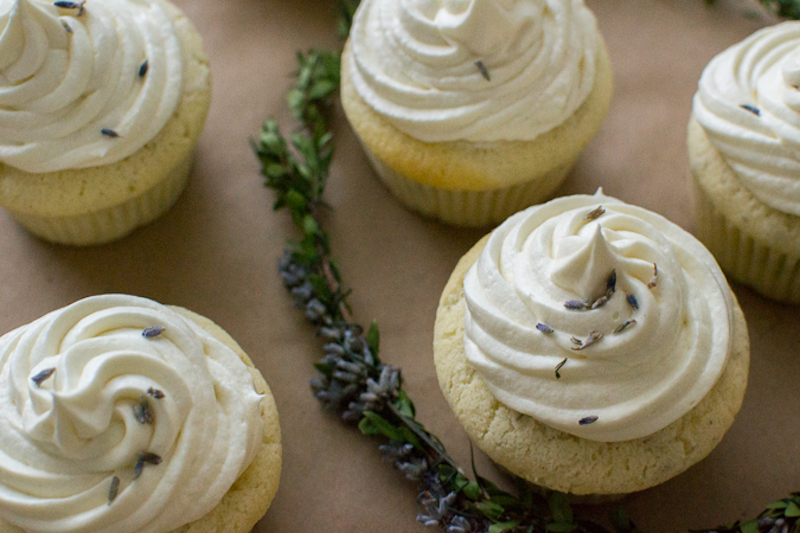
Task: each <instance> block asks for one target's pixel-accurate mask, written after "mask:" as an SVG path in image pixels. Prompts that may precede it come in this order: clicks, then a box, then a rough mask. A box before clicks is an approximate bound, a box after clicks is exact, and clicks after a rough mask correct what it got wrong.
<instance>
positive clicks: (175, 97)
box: [0, 0, 184, 173]
mask: <svg viewBox="0 0 800 533" xmlns="http://www.w3.org/2000/svg"><path fill="white" fill-rule="evenodd" d="M66 4H70V3H69V2H67V3H66ZM175 22H176V20H175V11H174V10H173V9H171V8H169V7H168V6H167V5H166V4H165V3H163V2H161V1H159V0H155V1H153V2H142V1H140V0H103V1H102V2H98V1H92V0H89V1H88V2H84V3H80V2H72V7H66V8H64V7H56V6H55V5H54V4H52V3H48V2H44V1H42V0H2V1H0V29H2V33H0V161H2V162H3V163H5V164H7V165H10V166H13V167H16V168H18V169H21V170H23V171H26V172H34V173H41V172H53V171H58V170H64V169H69V168H86V167H92V166H97V165H101V164H109V163H115V162H117V161H120V160H122V159H124V158H126V157H128V156H129V155H131V154H133V153H134V152H136V151H137V150H139V149H140V148H141V147H142V146H144V145H145V144H146V143H147V142H148V141H150V140H151V139H152V138H153V137H155V136H156V134H157V133H158V132H159V131H160V130H161V128H162V127H163V126H164V124H166V122H167V120H168V119H169V118H170V117H171V116H172V114H173V112H174V111H175V109H176V108H177V105H178V102H179V100H180V96H181V90H182V83H183V68H184V67H183V57H182V53H183V52H182V50H181V45H180V42H179V39H178V36H177V35H176V29H175Z"/></svg>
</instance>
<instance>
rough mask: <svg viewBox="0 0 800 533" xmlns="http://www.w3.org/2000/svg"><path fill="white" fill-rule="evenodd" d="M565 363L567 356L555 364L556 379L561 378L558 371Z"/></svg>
mask: <svg viewBox="0 0 800 533" xmlns="http://www.w3.org/2000/svg"><path fill="white" fill-rule="evenodd" d="M566 363H567V358H566V357H565V358H564V360H563V361H561V362H560V363H558V364H557V365H556V379H561V374H559V373H558V371H559V370H561V367H563V366H564V365H565V364H566Z"/></svg>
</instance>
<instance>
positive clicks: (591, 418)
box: [578, 415, 598, 426]
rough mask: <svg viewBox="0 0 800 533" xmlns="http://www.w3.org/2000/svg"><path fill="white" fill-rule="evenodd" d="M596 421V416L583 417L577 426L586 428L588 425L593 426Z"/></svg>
mask: <svg viewBox="0 0 800 533" xmlns="http://www.w3.org/2000/svg"><path fill="white" fill-rule="evenodd" d="M597 419H598V417H597V416H596V415H592V416H585V417H583V418H581V419H580V420H578V425H581V426H588V425H589V424H594V423H595V422H597Z"/></svg>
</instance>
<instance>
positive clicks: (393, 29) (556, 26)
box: [349, 0, 599, 142]
mask: <svg viewBox="0 0 800 533" xmlns="http://www.w3.org/2000/svg"><path fill="white" fill-rule="evenodd" d="M598 44H599V34H598V31H597V27H596V22H595V19H594V15H592V13H591V12H590V11H589V10H588V9H587V8H586V6H584V4H583V1H582V0H363V1H362V2H361V5H360V7H359V9H358V12H357V13H356V16H355V19H354V20H353V26H352V29H351V32H350V53H351V56H352V61H351V62H350V65H349V69H350V71H349V72H350V77H351V79H352V80H353V85H354V87H355V89H356V91H357V92H358V94H359V95H360V96H361V98H362V99H363V100H364V101H365V102H366V103H367V104H369V105H370V106H371V107H372V108H373V109H374V110H375V111H377V112H378V113H379V114H380V115H381V116H383V118H385V119H386V120H387V121H388V122H389V123H391V124H392V125H393V126H395V127H396V128H397V129H399V130H400V131H402V132H404V133H406V134H408V135H410V136H411V137H414V138H416V139H419V140H421V141H424V142H440V141H453V140H459V139H465V140H469V141H500V140H532V139H534V138H536V137H537V136H538V135H540V134H542V133H544V132H547V131H549V130H551V129H553V128H554V127H556V126H558V125H559V124H561V123H562V122H564V121H565V120H566V119H567V118H568V117H569V116H570V115H571V114H572V113H574V112H575V110H576V109H577V108H578V107H579V106H580V105H581V104H582V103H583V101H584V100H585V99H586V97H587V96H588V95H589V93H590V91H591V89H592V86H593V84H594V76H595V56H596V54H597V49H598Z"/></svg>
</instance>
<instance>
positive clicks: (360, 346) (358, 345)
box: [344, 337, 366, 353]
mask: <svg viewBox="0 0 800 533" xmlns="http://www.w3.org/2000/svg"><path fill="white" fill-rule="evenodd" d="M344 347H345V348H346V349H348V350H350V351H351V352H353V353H361V352H363V351H364V348H365V347H366V343H365V342H364V341H363V339H361V337H347V338H346V339H345V340H344Z"/></svg>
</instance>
